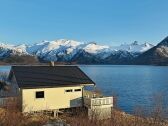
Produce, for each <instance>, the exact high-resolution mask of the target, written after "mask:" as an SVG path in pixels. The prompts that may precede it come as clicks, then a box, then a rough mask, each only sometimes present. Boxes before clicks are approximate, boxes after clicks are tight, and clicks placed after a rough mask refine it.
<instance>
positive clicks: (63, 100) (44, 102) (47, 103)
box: [21, 86, 83, 112]
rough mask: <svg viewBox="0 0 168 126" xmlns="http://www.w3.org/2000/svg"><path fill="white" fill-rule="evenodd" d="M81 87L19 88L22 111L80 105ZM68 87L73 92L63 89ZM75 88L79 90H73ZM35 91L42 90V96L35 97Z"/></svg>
mask: <svg viewBox="0 0 168 126" xmlns="http://www.w3.org/2000/svg"><path fill="white" fill-rule="evenodd" d="M82 88H83V87H82V86H78V87H59V88H40V89H21V94H22V111H23V112H30V111H40V110H50V109H62V108H70V107H79V106H82ZM68 89H72V90H73V92H66V91H65V90H68ZM75 89H81V91H79V92H75V91H74V90H75ZM37 91H44V98H36V92H37Z"/></svg>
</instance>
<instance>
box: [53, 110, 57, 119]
mask: <svg viewBox="0 0 168 126" xmlns="http://www.w3.org/2000/svg"><path fill="white" fill-rule="evenodd" d="M53 112H54V118H58V110H54V111H53Z"/></svg>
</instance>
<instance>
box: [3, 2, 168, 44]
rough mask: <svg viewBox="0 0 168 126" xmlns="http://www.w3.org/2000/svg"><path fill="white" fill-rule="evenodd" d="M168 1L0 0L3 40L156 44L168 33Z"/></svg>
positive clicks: (20, 41) (15, 42)
mask: <svg viewBox="0 0 168 126" xmlns="http://www.w3.org/2000/svg"><path fill="white" fill-rule="evenodd" d="M167 6H168V0H0V41H1V42H9V43H13V44H20V43H30V44H32V43H35V42H40V41H42V40H55V39H61V38H65V39H73V40H78V41H97V42H98V43H99V44H108V45H120V44H121V43H131V42H132V41H134V40H137V41H140V42H151V43H153V44H156V43H157V42H159V41H160V40H162V39H163V38H164V37H166V36H167V35H168V7H167Z"/></svg>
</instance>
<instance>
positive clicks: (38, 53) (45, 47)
mask: <svg viewBox="0 0 168 126" xmlns="http://www.w3.org/2000/svg"><path fill="white" fill-rule="evenodd" d="M15 57H17V58H15ZM20 57H25V59H27V58H26V57H29V59H30V57H31V60H30V61H33V60H36V61H37V60H38V61H40V62H48V61H57V62H75V63H77V64H154V65H158V64H159V65H164V64H167V63H168V60H167V58H168V37H166V38H165V39H164V40H162V41H161V42H160V43H159V44H158V45H156V46H154V45H152V44H150V43H143V44H139V43H138V42H137V41H135V42H133V43H131V44H121V45H120V46H107V45H99V44H97V43H96V42H88V43H86V42H78V41H74V40H67V39H59V40H55V41H42V42H39V43H36V44H33V45H25V44H22V45H11V44H4V43H0V60H1V61H4V62H8V61H10V62H11V63H12V62H13V61H12V60H11V58H12V59H14V60H16V59H17V60H18V61H20V62H21V61H22V60H23V59H22V60H20V59H19V58H20ZM7 59H8V60H7ZM15 62H17V61H15Z"/></svg>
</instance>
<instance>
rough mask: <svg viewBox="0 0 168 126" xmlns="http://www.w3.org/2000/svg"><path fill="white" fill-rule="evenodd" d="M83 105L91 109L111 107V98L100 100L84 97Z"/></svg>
mask: <svg viewBox="0 0 168 126" xmlns="http://www.w3.org/2000/svg"><path fill="white" fill-rule="evenodd" d="M84 105H85V106H86V107H89V108H92V107H94V106H104V105H108V106H111V107H113V97H102V98H87V97H84Z"/></svg>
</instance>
